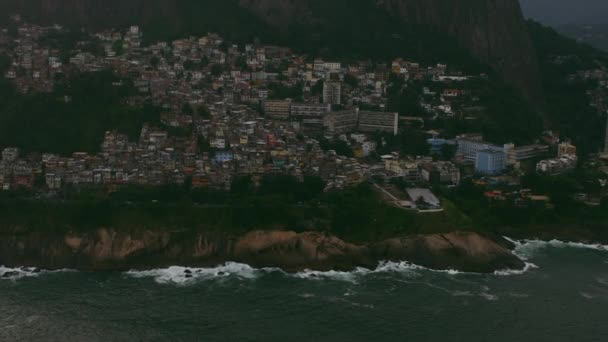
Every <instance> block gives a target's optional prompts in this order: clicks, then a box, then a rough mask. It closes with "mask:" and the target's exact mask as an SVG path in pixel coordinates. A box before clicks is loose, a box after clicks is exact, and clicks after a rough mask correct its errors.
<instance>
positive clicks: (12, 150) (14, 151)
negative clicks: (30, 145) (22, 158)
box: [2, 147, 19, 162]
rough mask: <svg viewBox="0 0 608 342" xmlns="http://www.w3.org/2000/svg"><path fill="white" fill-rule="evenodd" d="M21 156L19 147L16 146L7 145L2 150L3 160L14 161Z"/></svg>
mask: <svg viewBox="0 0 608 342" xmlns="http://www.w3.org/2000/svg"><path fill="white" fill-rule="evenodd" d="M17 158H19V149H18V148H16V147H7V148H5V149H4V150H2V160H3V161H7V162H14V161H15V160H17Z"/></svg>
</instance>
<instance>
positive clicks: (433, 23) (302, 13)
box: [240, 0, 542, 99]
mask: <svg viewBox="0 0 608 342" xmlns="http://www.w3.org/2000/svg"><path fill="white" fill-rule="evenodd" d="M332 1H334V2H339V3H342V5H343V6H349V3H348V1H347V2H345V1H341V0H332ZM369 1H372V0H369ZM373 2H375V4H376V6H377V7H379V8H381V9H384V10H385V11H386V15H387V16H390V17H393V18H394V19H397V20H399V21H400V22H401V23H402V24H403V25H415V26H425V27H428V28H430V29H432V30H435V31H437V32H441V33H445V34H447V35H449V36H451V37H453V38H455V39H457V40H458V42H459V43H460V44H461V45H462V46H464V47H466V48H467V49H468V50H469V51H470V52H471V54H472V55H473V56H474V57H476V58H478V59H479V60H481V61H483V62H485V63H488V64H489V65H491V66H492V67H494V68H495V69H496V70H498V71H499V72H500V73H501V74H502V75H503V76H504V78H505V80H506V81H507V82H509V83H511V84H512V85H514V86H516V87H518V88H519V89H522V90H523V91H524V92H525V93H526V95H527V96H528V97H529V98H531V99H540V98H541V97H542V95H541V92H540V83H539V73H538V65H537V59H536V54H535V52H534V48H533V46H532V42H531V40H530V38H529V37H528V32H527V28H526V23H525V20H524V17H523V15H522V11H521V8H520V5H519V2H518V0H373ZM314 3H315V1H314V0H313V1H311V0H309V1H294V0H240V4H241V5H242V6H244V7H247V8H249V9H251V11H253V12H254V13H255V14H256V15H258V16H260V17H261V18H263V19H264V20H266V22H268V23H270V24H271V25H275V26H277V27H279V28H282V29H287V28H289V26H290V25H292V24H293V23H294V22H298V23H299V22H302V21H307V22H310V23H315V21H316V20H317V19H318V18H319V17H321V15H320V13H318V12H315V9H318V10H319V11H320V10H322V9H323V8H320V7H319V6H314V5H313V4H314ZM361 15H362V16H364V15H366V13H361ZM373 29H374V28H373V27H370V30H373Z"/></svg>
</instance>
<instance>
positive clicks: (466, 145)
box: [456, 136, 504, 162]
mask: <svg viewBox="0 0 608 342" xmlns="http://www.w3.org/2000/svg"><path fill="white" fill-rule="evenodd" d="M456 143H457V144H458V151H457V152H456V154H457V155H460V156H462V157H463V158H464V159H465V160H467V161H471V162H475V161H476V160H477V153H478V152H479V151H483V150H487V149H493V150H502V151H503V153H504V149H503V148H501V147H499V146H496V145H493V144H490V143H488V142H485V141H483V140H481V138H480V137H477V136H475V137H471V136H460V137H457V138H456Z"/></svg>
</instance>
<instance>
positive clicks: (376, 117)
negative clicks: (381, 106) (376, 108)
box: [359, 111, 399, 135]
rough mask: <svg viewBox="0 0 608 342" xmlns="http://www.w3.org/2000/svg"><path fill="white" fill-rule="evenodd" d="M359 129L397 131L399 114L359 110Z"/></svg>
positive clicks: (394, 133)
mask: <svg viewBox="0 0 608 342" xmlns="http://www.w3.org/2000/svg"><path fill="white" fill-rule="evenodd" d="M359 131H361V132H385V133H391V134H393V135H397V134H398V133H399V114H398V113H388V112H368V111H360V112H359Z"/></svg>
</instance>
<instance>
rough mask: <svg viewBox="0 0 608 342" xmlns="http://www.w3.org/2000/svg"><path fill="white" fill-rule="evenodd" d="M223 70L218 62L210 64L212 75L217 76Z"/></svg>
mask: <svg viewBox="0 0 608 342" xmlns="http://www.w3.org/2000/svg"><path fill="white" fill-rule="evenodd" d="M223 72H224V67H223V66H222V65H220V64H213V65H212V66H211V75H212V76H213V77H218V76H220V75H221V74H222V73H223Z"/></svg>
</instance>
